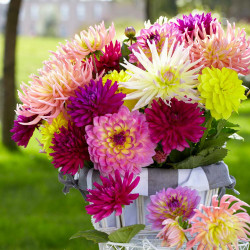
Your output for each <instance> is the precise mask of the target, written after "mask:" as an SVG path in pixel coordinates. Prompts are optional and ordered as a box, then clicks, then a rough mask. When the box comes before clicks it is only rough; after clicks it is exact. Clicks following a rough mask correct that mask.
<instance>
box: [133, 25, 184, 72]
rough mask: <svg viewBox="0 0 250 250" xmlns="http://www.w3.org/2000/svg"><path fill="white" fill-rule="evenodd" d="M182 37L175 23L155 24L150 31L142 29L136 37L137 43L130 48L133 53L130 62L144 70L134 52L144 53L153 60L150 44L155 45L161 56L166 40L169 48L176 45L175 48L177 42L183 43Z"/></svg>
mask: <svg viewBox="0 0 250 250" xmlns="http://www.w3.org/2000/svg"><path fill="white" fill-rule="evenodd" d="M182 37H183V35H182V34H181V33H180V32H179V29H178V28H177V26H176V24H174V23H171V24H168V23H165V24H163V25H160V24H159V23H155V24H153V25H152V26H151V27H150V28H148V29H142V30H141V31H140V36H138V37H136V39H137V41H136V42H135V43H133V44H132V45H131V46H130V47H129V50H131V51H132V53H131V54H130V55H129V62H131V63H136V64H137V65H138V66H139V67H141V68H143V67H144V65H143V64H142V63H141V62H140V60H139V58H137V56H136V55H135V53H134V52H137V53H139V52H140V51H142V52H143V53H144V54H145V55H146V57H147V58H149V59H150V60H152V51H151V49H150V46H149V43H150V44H152V43H154V44H155V46H156V51H157V52H158V54H160V53H161V51H162V49H163V47H164V44H165V41H166V40H168V47H170V46H171V45H172V44H174V48H175V47H176V41H180V42H182Z"/></svg>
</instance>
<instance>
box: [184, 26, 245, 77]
mask: <svg viewBox="0 0 250 250" xmlns="http://www.w3.org/2000/svg"><path fill="white" fill-rule="evenodd" d="M210 29H211V30H210V33H209V34H210V35H208V34H207V33H206V31H205V29H202V32H201V31H200V29H199V27H198V25H196V28H195V31H194V39H192V38H190V37H188V36H187V38H188V44H189V45H191V46H192V48H191V50H190V58H191V60H192V61H193V62H195V61H196V60H197V59H200V58H201V59H202V60H201V61H200V62H199V63H198V64H196V65H194V67H195V68H196V67H199V66H202V67H203V68H205V67H210V68H211V67H212V66H213V67H214V68H218V69H222V68H223V67H225V68H230V69H233V70H235V71H236V72H237V73H240V74H243V75H248V74H249V73H250V67H249V66H250V60H249V57H250V38H248V39H247V38H246V32H245V31H244V30H243V29H242V30H240V29H238V31H237V32H236V30H235V24H234V25H233V27H232V26H231V24H230V23H229V22H228V23H227V31H226V32H224V30H223V28H222V27H221V24H220V23H218V22H214V23H213V25H211V26H210ZM212 29H215V31H214V32H213V31H212ZM201 37H203V38H201Z"/></svg>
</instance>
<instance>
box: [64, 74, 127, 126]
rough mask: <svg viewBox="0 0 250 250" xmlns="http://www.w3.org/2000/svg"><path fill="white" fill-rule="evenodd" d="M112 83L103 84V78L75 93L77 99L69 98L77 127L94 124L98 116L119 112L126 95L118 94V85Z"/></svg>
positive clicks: (108, 81)
mask: <svg viewBox="0 0 250 250" xmlns="http://www.w3.org/2000/svg"><path fill="white" fill-rule="evenodd" d="M111 83H112V82H111V81H110V80H107V81H106V82H105V83H103V80H102V78H100V79H99V80H98V81H94V80H91V81H90V84H89V86H85V88H82V87H79V88H78V90H77V91H75V95H76V97H70V98H69V100H70V102H71V103H70V104H69V105H68V109H69V110H68V113H69V114H70V115H71V117H72V120H73V122H74V123H75V125H76V126H77V127H83V126H86V125H88V124H92V123H93V119H94V118H95V117H96V116H102V115H106V114H113V113H116V112H118V110H119V108H120V107H121V105H122V104H123V101H122V100H123V98H124V97H125V96H126V95H125V94H123V93H116V91H117V89H118V85H117V83H116V82H115V83H114V84H113V85H112V86H111Z"/></svg>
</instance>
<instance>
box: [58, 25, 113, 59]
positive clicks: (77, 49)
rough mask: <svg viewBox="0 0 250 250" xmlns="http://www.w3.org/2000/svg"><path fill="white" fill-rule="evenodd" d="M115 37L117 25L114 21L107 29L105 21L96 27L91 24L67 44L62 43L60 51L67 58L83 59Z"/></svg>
mask: <svg viewBox="0 0 250 250" xmlns="http://www.w3.org/2000/svg"><path fill="white" fill-rule="evenodd" d="M114 37H115V27H114V24H113V23H112V24H111V26H110V27H109V28H108V29H106V28H105V25H104V22H102V23H100V24H99V25H95V27H92V26H90V27H89V28H88V30H87V31H86V30H83V31H81V32H80V34H79V35H75V39H73V40H72V41H71V42H67V43H66V45H63V44H60V47H59V53H63V54H64V55H65V56H66V57H67V58H69V59H71V60H75V59H76V58H78V59H79V60H83V59H84V58H85V57H86V56H88V55H89V54H90V53H94V52H95V51H97V50H102V49H103V48H104V47H105V45H107V44H109V43H110V42H111V41H112V39H113V38H114Z"/></svg>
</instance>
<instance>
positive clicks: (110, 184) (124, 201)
mask: <svg viewBox="0 0 250 250" xmlns="http://www.w3.org/2000/svg"><path fill="white" fill-rule="evenodd" d="M100 178H101V180H102V185H100V184H98V183H97V182H95V183H94V186H95V187H96V189H94V190H91V189H88V191H89V193H90V194H88V195H87V201H88V202H90V203H91V204H90V205H88V206H86V210H87V213H88V214H91V215H94V218H95V222H98V221H100V220H102V219H103V218H106V217H108V216H109V215H111V214H112V213H113V212H114V211H115V212H116V214H115V215H116V216H119V215H121V214H122V207H123V206H124V205H129V204H131V203H132V202H133V201H134V200H136V199H137V198H138V196H139V194H131V192H132V190H133V189H134V188H135V187H136V186H137V185H138V183H139V181H140V177H139V176H137V177H136V178H135V179H134V180H133V178H134V175H133V173H130V174H129V172H126V173H125V176H124V178H123V180H122V179H121V176H120V173H119V171H118V170H116V171H115V176H114V178H113V177H112V176H111V175H109V177H108V178H105V177H102V176H100Z"/></svg>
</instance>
